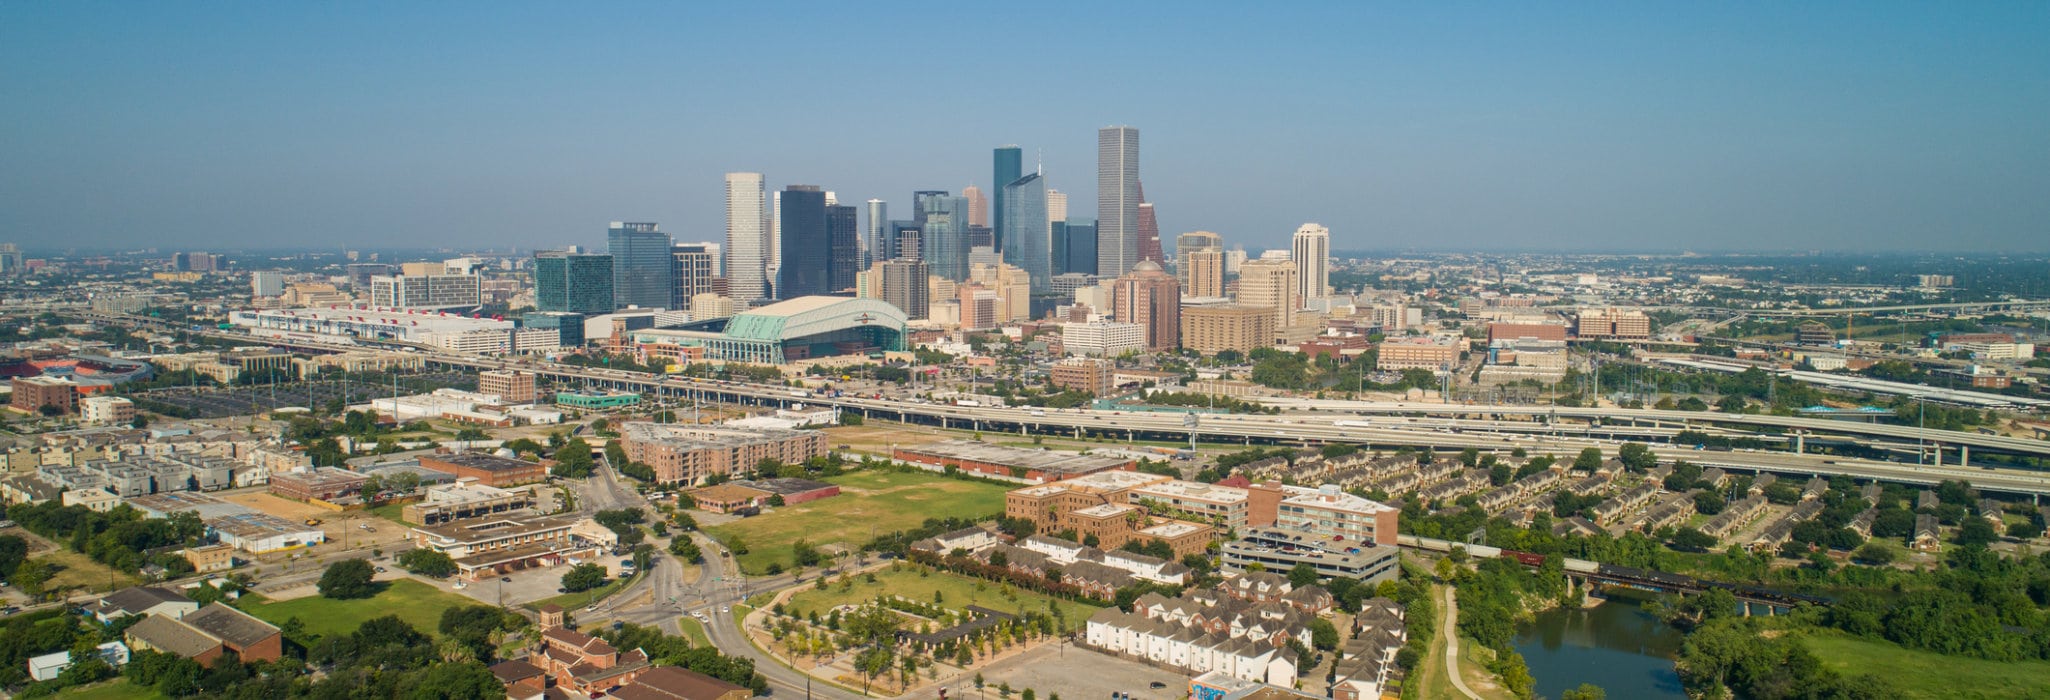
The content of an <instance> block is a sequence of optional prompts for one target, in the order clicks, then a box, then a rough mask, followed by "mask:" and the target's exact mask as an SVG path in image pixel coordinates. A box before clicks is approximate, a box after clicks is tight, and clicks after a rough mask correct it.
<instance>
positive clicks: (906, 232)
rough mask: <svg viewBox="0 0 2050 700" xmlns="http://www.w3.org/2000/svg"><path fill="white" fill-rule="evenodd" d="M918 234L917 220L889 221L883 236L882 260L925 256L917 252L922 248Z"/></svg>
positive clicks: (922, 258) (921, 258)
mask: <svg viewBox="0 0 2050 700" xmlns="http://www.w3.org/2000/svg"><path fill="white" fill-rule="evenodd" d="M921 218H923V217H921ZM920 235H921V234H920V233H919V230H918V222H916V221H905V220H903V219H898V220H895V221H891V222H890V230H889V232H887V233H885V234H884V238H883V258H882V260H894V259H897V258H918V259H920V260H924V259H925V258H924V257H922V256H921V254H920V252H919V251H921V250H924V249H923V248H921V247H920V246H919V237H920ZM882 260H877V261H876V262H882Z"/></svg>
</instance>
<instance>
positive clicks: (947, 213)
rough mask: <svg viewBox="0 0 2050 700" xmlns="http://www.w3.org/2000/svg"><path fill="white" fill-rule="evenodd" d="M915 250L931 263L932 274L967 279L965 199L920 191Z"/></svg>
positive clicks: (951, 278)
mask: <svg viewBox="0 0 2050 700" xmlns="http://www.w3.org/2000/svg"><path fill="white" fill-rule="evenodd" d="M918 202H919V208H920V211H919V214H920V216H921V218H923V219H924V222H923V223H921V224H920V225H919V227H918V229H919V233H920V236H919V246H918V249H919V254H920V256H921V257H923V258H925V261H926V262H927V263H930V264H931V265H932V274H934V275H938V276H940V277H943V278H946V279H950V280H954V281H956V282H958V281H961V280H965V279H968V247H969V241H968V200H967V199H966V198H962V197H950V196H947V195H946V194H945V193H937V194H935V193H927V192H921V193H919V195H918Z"/></svg>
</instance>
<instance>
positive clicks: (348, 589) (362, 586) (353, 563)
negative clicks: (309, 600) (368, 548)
mask: <svg viewBox="0 0 2050 700" xmlns="http://www.w3.org/2000/svg"><path fill="white" fill-rule="evenodd" d="M376 575H377V572H376V570H375V569H374V567H372V566H370V562H368V561H365V560H362V559H343V560H341V561H338V562H335V563H333V564H329V565H328V566H327V571H324V572H321V574H320V583H319V584H318V586H317V588H319V590H320V596H321V597H322V598H333V599H335V600H349V599H352V598H368V597H370V596H372V595H376V594H377V587H376V586H375V585H373V584H372V583H371V581H370V579H371V577H373V576H376Z"/></svg>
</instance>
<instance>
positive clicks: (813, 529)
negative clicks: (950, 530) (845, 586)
mask: <svg viewBox="0 0 2050 700" xmlns="http://www.w3.org/2000/svg"><path fill="white" fill-rule="evenodd" d="M827 481H830V482H832V483H835V484H839V485H840V487H841V488H840V495H838V496H834V497H832V498H824V499H820V500H816V501H812V502H810V503H800V504H797V505H794V506H787V507H783V508H774V509H772V510H774V511H775V512H773V513H766V514H763V515H758V516H755V517H752V518H747V519H744V520H737V521H734V522H732V523H728V524H725V525H719V526H716V527H710V528H706V532H707V533H709V534H711V535H712V536H713V537H715V538H717V539H718V540H719V541H720V542H727V543H730V542H732V541H733V538H734V537H739V538H741V540H742V541H743V542H744V543H745V544H746V545H747V549H748V553H746V554H742V555H738V556H737V557H735V558H736V559H738V560H739V561H740V568H741V569H742V570H744V571H746V572H747V573H749V574H761V573H763V572H764V571H766V570H767V568H768V566H769V564H770V563H779V564H782V565H783V566H786V567H788V566H790V565H791V560H792V555H791V549H790V545H791V544H792V543H795V542H796V541H797V540H800V539H805V540H809V541H810V542H811V543H812V544H813V545H824V544H828V543H840V544H842V545H846V546H847V547H849V548H850V549H856V548H859V547H860V546H861V545H862V544H863V543H864V542H866V541H867V540H868V538H869V537H870V534H871V533H874V534H877V535H880V534H884V533H888V532H892V531H895V530H904V529H909V528H912V527H916V526H918V525H919V524H920V523H923V522H925V519H926V518H945V517H956V518H985V517H989V516H993V515H997V514H1000V513H1002V512H1003V511H1004V492H1005V491H1007V490H1008V489H1007V488H1006V487H1005V486H1004V485H1002V484H993V483H985V482H979V481H964V480H960V479H949V478H946V477H944V476H940V475H938V474H930V473H925V472H910V473H898V472H885V471H863V472H857V473H854V474H848V475H844V476H838V477H833V478H831V479H827Z"/></svg>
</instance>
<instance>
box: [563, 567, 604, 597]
mask: <svg viewBox="0 0 2050 700" xmlns="http://www.w3.org/2000/svg"><path fill="white" fill-rule="evenodd" d="M603 585H605V567H603V566H599V565H597V564H594V563H589V562H586V563H583V564H578V565H576V566H572V567H570V568H569V571H567V572H564V573H563V575H562V588H563V590H566V591H569V592H571V593H576V592H580V591H588V590H591V589H593V588H597V587H599V586H603Z"/></svg>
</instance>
